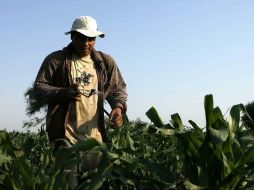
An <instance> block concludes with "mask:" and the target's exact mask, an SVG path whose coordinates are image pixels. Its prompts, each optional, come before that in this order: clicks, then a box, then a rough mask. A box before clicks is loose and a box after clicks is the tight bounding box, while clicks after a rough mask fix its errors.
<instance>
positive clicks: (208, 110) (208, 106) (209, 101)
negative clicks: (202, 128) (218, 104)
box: [205, 94, 213, 130]
mask: <svg viewBox="0 0 254 190" xmlns="http://www.w3.org/2000/svg"><path fill="white" fill-rule="evenodd" d="M205 116H206V129H207V130H208V129H209V128H210V127H211V124H212V116H213V95H211V94H209V95H206V96H205Z"/></svg>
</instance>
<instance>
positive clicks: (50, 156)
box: [0, 95, 254, 190]
mask: <svg viewBox="0 0 254 190" xmlns="http://www.w3.org/2000/svg"><path fill="white" fill-rule="evenodd" d="M242 113H243V114H245V115H244V116H245V117H247V118H248V119H249V121H252V120H251V118H250V117H249V115H248V113H247V112H246V111H245V107H244V106H243V105H235V106H233V107H232V108H231V110H230V120H229V121H227V120H225V119H224V118H223V116H222V113H221V111H220V109H219V108H218V107H215V108H214V105H213V97H212V96H211V95H207V96H206V97H205V114H206V126H205V127H199V126H198V125H197V124H196V123H195V122H193V121H189V123H190V125H191V127H186V126H185V125H184V124H183V123H182V121H181V118H180V116H179V115H178V114H173V115H172V116H171V121H170V123H167V124H165V123H164V122H163V121H162V120H161V119H160V117H159V114H158V113H157V111H156V110H155V108H153V107H152V108H151V109H149V110H148V111H147V113H146V114H147V117H148V118H149V119H150V120H151V123H150V124H147V123H144V122H142V121H140V120H137V121H134V122H131V121H128V118H127V117H126V118H125V121H124V127H122V128H121V129H114V130H112V129H110V128H109V127H108V128H107V133H108V141H107V142H106V143H99V142H97V141H96V140H95V139H87V140H84V141H79V142H78V143H77V144H75V145H74V146H70V145H69V146H68V142H65V143H66V145H67V146H65V147H61V148H60V149H58V150H56V149H55V148H54V146H53V145H50V144H49V143H48V140H47V136H46V133H45V131H44V130H43V129H42V130H40V132H39V133H36V134H34V133H17V132H11V133H7V132H6V131H1V132H0V189H36V190H37V189H47V190H48V189H69V188H70V180H69V178H70V176H74V177H75V179H77V185H76V186H75V188H74V189H112V190H114V189H223V190H224V189H226V190H227V189H228V190H231V189H253V188H254V167H253V166H254V165H253V164H254V149H253V144H254V137H253V132H252V129H249V128H248V126H247V125H246V124H244V125H243V124H241V122H240V120H241V114H242ZM81 152H85V154H81ZM89 155H97V158H98V160H100V162H99V163H100V164H99V165H98V167H96V168H89V167H87V163H88V162H89ZM90 161H92V162H95V161H94V160H91V159H90ZM77 167H78V168H81V169H79V170H78V171H77V172H74V168H77ZM75 171H76V170H75Z"/></svg>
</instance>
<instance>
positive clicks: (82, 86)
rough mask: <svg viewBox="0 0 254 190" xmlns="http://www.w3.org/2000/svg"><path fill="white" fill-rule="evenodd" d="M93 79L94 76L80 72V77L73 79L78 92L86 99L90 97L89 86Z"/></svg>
mask: <svg viewBox="0 0 254 190" xmlns="http://www.w3.org/2000/svg"><path fill="white" fill-rule="evenodd" d="M93 78H94V75H92V74H91V73H87V72H86V71H83V72H81V74H80V76H78V77H76V78H75V82H76V84H78V90H79V92H80V93H81V94H82V95H84V96H86V97H89V96H90V94H91V91H92V89H91V87H90V88H89V86H91V84H92V80H93Z"/></svg>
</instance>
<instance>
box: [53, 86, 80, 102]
mask: <svg viewBox="0 0 254 190" xmlns="http://www.w3.org/2000/svg"><path fill="white" fill-rule="evenodd" d="M58 97H59V100H60V101H61V102H63V103H67V102H73V101H81V95H80V93H79V92H78V85H76V84H73V85H71V86H70V87H68V88H62V89H60V91H59V96H58Z"/></svg>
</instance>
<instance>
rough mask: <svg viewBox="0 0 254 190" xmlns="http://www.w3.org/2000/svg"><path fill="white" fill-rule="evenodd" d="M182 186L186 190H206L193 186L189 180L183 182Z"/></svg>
mask: <svg viewBox="0 0 254 190" xmlns="http://www.w3.org/2000/svg"><path fill="white" fill-rule="evenodd" d="M184 186H185V188H186V189H191V190H202V189H207V188H206V187H201V186H198V185H195V184H193V183H191V182H190V181H189V180H186V181H185V182H184Z"/></svg>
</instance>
